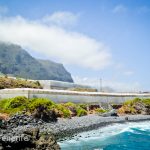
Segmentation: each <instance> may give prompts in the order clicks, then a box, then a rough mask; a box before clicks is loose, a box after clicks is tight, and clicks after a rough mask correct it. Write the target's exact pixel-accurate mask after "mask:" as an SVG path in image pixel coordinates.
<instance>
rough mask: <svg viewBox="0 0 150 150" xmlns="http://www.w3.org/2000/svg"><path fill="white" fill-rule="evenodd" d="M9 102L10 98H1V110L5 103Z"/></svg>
mask: <svg viewBox="0 0 150 150" xmlns="http://www.w3.org/2000/svg"><path fill="white" fill-rule="evenodd" d="M7 102H8V99H3V100H0V110H2V109H4V108H5V105H6V104H7Z"/></svg>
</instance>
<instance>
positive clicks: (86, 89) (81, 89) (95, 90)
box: [69, 88, 97, 92]
mask: <svg viewBox="0 0 150 150" xmlns="http://www.w3.org/2000/svg"><path fill="white" fill-rule="evenodd" d="M69 90H71V91H78V92H97V89H90V88H72V89H69Z"/></svg>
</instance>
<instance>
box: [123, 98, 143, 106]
mask: <svg viewBox="0 0 150 150" xmlns="http://www.w3.org/2000/svg"><path fill="white" fill-rule="evenodd" d="M141 101H142V100H141V99H140V98H135V99H133V100H127V101H125V102H124V104H123V105H127V106H133V105H134V104H135V103H137V102H141Z"/></svg>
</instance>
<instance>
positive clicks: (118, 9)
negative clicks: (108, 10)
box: [112, 4, 127, 13]
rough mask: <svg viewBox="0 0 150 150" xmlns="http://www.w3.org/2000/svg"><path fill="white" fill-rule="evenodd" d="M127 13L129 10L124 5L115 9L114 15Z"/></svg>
mask: <svg viewBox="0 0 150 150" xmlns="http://www.w3.org/2000/svg"><path fill="white" fill-rule="evenodd" d="M126 11H127V8H126V7H125V6H124V5H121V4H120V5H117V6H115V7H114V9H113V11H112V12H113V13H125V12H126Z"/></svg>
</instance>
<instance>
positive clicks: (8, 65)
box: [0, 42, 73, 82]
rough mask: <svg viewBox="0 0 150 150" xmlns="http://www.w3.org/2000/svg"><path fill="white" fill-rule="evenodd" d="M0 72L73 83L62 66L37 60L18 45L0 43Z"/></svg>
mask: <svg viewBox="0 0 150 150" xmlns="http://www.w3.org/2000/svg"><path fill="white" fill-rule="evenodd" d="M0 72H1V73H3V74H11V75H14V76H18V77H22V78H28V79H34V80H58V81H66V82H73V80H72V77H71V74H70V73H69V72H67V71H66V69H65V68H64V67H63V65H62V64H58V63H55V62H52V61H46V60H37V59H36V58H34V57H32V56H31V55H30V54H29V53H28V52H27V51H25V50H24V49H22V48H21V47H20V46H18V45H14V44H6V43H2V42H0Z"/></svg>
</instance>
